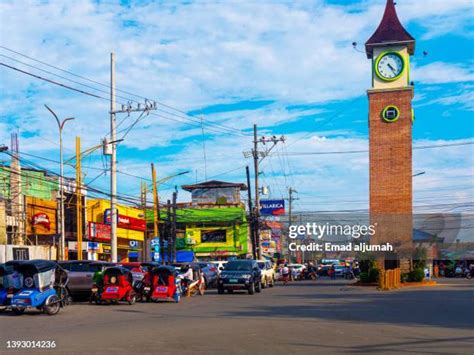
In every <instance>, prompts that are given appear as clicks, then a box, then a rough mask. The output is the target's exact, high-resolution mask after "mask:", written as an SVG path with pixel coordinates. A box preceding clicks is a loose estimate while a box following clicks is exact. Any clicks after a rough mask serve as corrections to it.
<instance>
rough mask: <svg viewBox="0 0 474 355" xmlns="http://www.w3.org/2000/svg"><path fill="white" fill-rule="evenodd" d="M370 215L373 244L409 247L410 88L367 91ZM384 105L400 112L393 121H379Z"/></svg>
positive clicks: (410, 179) (410, 223)
mask: <svg viewBox="0 0 474 355" xmlns="http://www.w3.org/2000/svg"><path fill="white" fill-rule="evenodd" d="M368 96H369V137H370V143H369V157H370V165H369V166H370V214H371V222H372V223H374V222H377V223H378V226H377V228H376V238H374V239H375V240H376V242H377V243H385V242H390V243H392V244H395V245H396V246H397V248H396V249H397V250H400V249H408V248H410V246H411V239H412V238H411V235H412V208H413V206H412V120H411V119H412V114H411V112H412V111H411V109H412V107H411V101H412V98H413V90H412V89H411V88H404V89H390V90H369V91H368ZM388 105H395V106H397V107H398V108H399V109H400V117H399V119H398V120H397V121H396V122H392V123H388V122H386V121H384V120H383V119H382V115H381V114H382V111H383V109H384V108H385V107H386V106H388Z"/></svg>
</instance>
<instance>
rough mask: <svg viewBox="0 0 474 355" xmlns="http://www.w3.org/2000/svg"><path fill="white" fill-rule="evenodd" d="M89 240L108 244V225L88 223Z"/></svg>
mask: <svg viewBox="0 0 474 355" xmlns="http://www.w3.org/2000/svg"><path fill="white" fill-rule="evenodd" d="M88 227H89V238H90V239H93V240H97V241H103V242H110V225H108V224H104V223H95V222H89V223H88Z"/></svg>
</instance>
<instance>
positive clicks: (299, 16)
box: [0, 0, 474, 211]
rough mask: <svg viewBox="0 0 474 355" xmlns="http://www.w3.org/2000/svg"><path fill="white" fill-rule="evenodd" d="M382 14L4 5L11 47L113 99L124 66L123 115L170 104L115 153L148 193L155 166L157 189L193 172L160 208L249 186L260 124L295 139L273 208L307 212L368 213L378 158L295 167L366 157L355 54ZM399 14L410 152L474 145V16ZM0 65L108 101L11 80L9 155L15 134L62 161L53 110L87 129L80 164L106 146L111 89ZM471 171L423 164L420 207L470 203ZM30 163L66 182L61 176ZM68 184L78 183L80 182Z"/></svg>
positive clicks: (96, 168)
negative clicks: (407, 58)
mask: <svg viewBox="0 0 474 355" xmlns="http://www.w3.org/2000/svg"><path fill="white" fill-rule="evenodd" d="M384 3H385V1H384V0H372V1H368V0H361V1H339V0H326V1H323V0H315V1H300V2H291V1H263V2H262V1H250V0H248V1H247V0H242V1H237V0H236V1H222V2H219V1H186V2H175V1H160V2H154V1H146V2H145V1H143V2H140V1H120V2H115V1H74V2H71V1H28V2H26V1H2V3H1V4H0V16H1V18H0V19H1V23H2V26H1V27H0V31H1V32H0V42H1V45H2V46H4V47H7V48H9V49H12V50H15V51H18V52H20V53H23V54H26V55H28V56H31V57H33V58H35V59H39V60H41V61H43V62H45V63H48V64H52V65H54V66H57V67H60V68H62V69H66V70H68V71H70V72H72V73H75V74H78V75H81V76H84V77H87V78H90V79H93V80H94V81H96V82H99V83H103V84H108V81H109V67H108V65H109V53H110V52H111V51H114V52H115V53H116V56H117V86H118V88H119V89H121V90H125V91H127V92H128V93H123V92H118V95H120V96H123V98H117V101H120V102H125V101H126V100H127V99H128V98H133V99H137V100H138V98H137V97H135V96H131V95H130V94H129V93H132V94H136V95H140V96H143V97H148V98H150V99H154V100H156V101H159V103H160V104H159V105H158V107H159V110H158V111H156V112H155V114H154V115H150V116H148V117H146V118H145V119H143V120H142V121H140V123H138V124H137V125H136V126H135V127H134V129H133V130H132V131H130V133H129V134H128V135H127V137H126V139H125V140H124V142H123V143H122V144H121V145H120V147H119V156H118V160H119V170H120V171H122V172H124V173H128V174H133V175H138V176H142V177H146V178H149V176H150V167H149V164H150V162H154V163H155V164H156V166H157V169H158V175H159V177H163V176H168V175H171V174H175V173H177V172H179V171H183V170H190V171H191V173H190V174H188V175H185V176H181V177H179V178H176V179H174V180H172V181H170V183H169V184H168V185H165V186H163V190H162V191H163V197H162V198H163V199H166V198H169V193H170V190H171V189H172V186H173V185H174V184H177V185H181V184H184V183H192V182H194V181H196V178H197V180H199V181H201V180H204V179H205V176H206V172H207V177H208V178H212V177H214V176H217V177H216V179H222V180H229V181H238V182H245V169H244V166H245V165H246V164H249V165H251V161H249V160H248V159H245V158H244V156H243V154H242V152H243V151H247V150H249V149H250V147H251V144H252V143H251V142H252V136H251V129H252V125H253V124H254V123H256V124H258V126H259V130H260V133H261V134H262V135H272V134H275V135H282V134H284V135H285V136H286V138H287V141H286V143H285V144H281V145H279V146H277V147H276V148H275V149H274V150H273V152H274V153H275V155H273V156H272V157H269V158H267V159H266V160H265V161H264V162H263V163H262V170H263V174H262V183H263V184H265V185H268V186H269V187H270V191H271V194H270V196H268V197H271V198H279V197H282V196H283V195H285V194H286V188H287V187H289V186H292V187H295V188H296V189H297V190H298V192H299V198H300V200H298V202H297V205H296V208H297V209H300V210H339V209H348V208H349V209H352V208H354V209H363V208H367V190H368V157H367V154H351V155H342V154H341V155H313V156H299V155H286V153H287V152H289V153H295V152H325V151H326V152H327V151H346V150H365V149H367V137H368V126H367V115H368V112H367V109H368V102H367V96H366V92H365V90H367V89H368V88H369V85H370V70H371V69H370V61H368V60H367V59H366V57H365V54H363V53H360V52H358V51H356V50H354V49H353V48H352V45H351V43H352V42H353V41H356V42H358V43H359V46H358V47H359V49H363V43H364V42H365V41H366V40H367V38H368V37H369V36H370V35H371V33H372V32H373V31H374V30H375V28H376V27H377V25H378V23H379V21H380V19H381V16H382V13H383V8H384ZM397 3H398V5H397V10H398V13H399V17H400V19H401V21H402V23H403V24H404V25H405V27H406V28H407V30H408V31H409V32H410V33H411V34H412V35H413V36H414V37H415V38H416V40H417V44H416V49H417V50H416V54H415V56H413V57H412V78H413V80H414V82H415V93H416V95H415V100H414V108H415V112H416V122H415V124H414V126H413V139H414V145H415V146H417V145H418V146H425V145H434V144H447V143H449V144H452V143H455V144H457V143H463V142H465V141H468V140H472V138H473V137H474V123H473V110H474V106H473V102H474V101H473V99H474V97H473V96H474V94H473V90H472V88H473V85H474V73H473V70H472V67H473V65H472V64H473V45H472V39H473V27H474V26H473V20H472V19H473V13H472V12H473V9H472V2H471V1H470V0H451V1H444V0H431V1H417V0H399V1H397ZM428 3H429V4H428ZM424 51H426V52H427V53H428V55H426V56H425V55H423V52H424ZM0 54H1V55H2V57H0V59H1V62H3V63H6V64H8V65H12V66H15V67H17V68H20V69H22V70H27V71H29V72H31V73H35V74H39V75H42V76H44V77H47V78H51V79H54V80H57V81H59V82H63V83H66V84H68V85H71V86H74V87H77V88H81V89H83V90H86V91H89V92H93V93H95V94H97V95H99V96H103V97H104V98H105V99H97V98H92V97H88V96H84V95H81V94H79V93H75V92H71V91H68V90H66V89H63V88H60V87H57V86H54V85H51V84H48V83H45V82H43V81H39V80H37V79H35V78H32V77H28V76H26V75H24V74H20V73H17V72H14V71H12V70H11V69H6V68H0V76H1V82H0V91H1V93H2V96H1V101H2V105H1V106H0V115H1V117H2V119H1V121H0V131H1V133H0V142H4V143H9V135H10V133H11V132H13V131H17V130H18V132H19V135H20V147H21V150H22V151H23V152H24V153H29V154H34V155H38V156H42V157H48V158H49V159H52V160H55V159H58V146H57V128H56V127H55V122H54V121H53V120H52V117H50V116H49V113H48V112H47V111H46V110H45V109H44V107H43V104H45V103H46V104H48V105H49V106H51V107H52V108H53V109H54V110H55V111H57V112H58V113H59V114H60V116H62V117H68V116H74V117H76V120H75V122H74V123H71V124H70V126H69V124H68V126H67V127H66V129H65V141H66V156H70V155H72V154H73V152H74V136H76V135H80V136H81V138H82V140H83V146H84V147H90V146H92V145H96V144H98V143H99V142H100V140H101V139H102V138H103V137H104V136H105V135H106V134H107V133H108V131H109V119H108V115H107V111H108V102H107V100H106V98H107V97H108V95H107V92H101V91H99V90H102V91H107V90H108V89H107V87H106V86H100V85H98V84H97V83H92V82H88V81H85V80H84V79H83V78H78V77H76V76H72V75H71V74H68V73H65V72H61V71H58V70H57V69H54V68H51V67H48V66H45V65H43V64H41V63H38V62H35V61H32V60H31V59H28V58H25V57H22V56H21V55H18V54H15V53H12V52H11V51H8V50H6V49H5V48H0ZM19 61H21V62H23V63H20V62H19ZM28 65H33V66H35V67H37V68H33V67H31V66H28ZM38 68H39V69H43V70H47V71H49V72H50V73H45V72H41V71H39V69H38ZM51 73H53V74H59V75H61V76H63V78H59V77H57V76H54V75H53V74H51ZM70 80H74V81H76V82H77V83H73V82H71V81H70ZM78 83H82V84H86V85H89V86H90V87H85V86H81V85H80V84H78ZM91 87H92V88H91ZM94 88H95V89H99V90H95V89H94ZM161 103H163V104H166V106H163V105H161ZM136 117H137V115H131V117H129V118H127V117H125V116H120V117H118V121H119V122H120V121H121V120H122V119H124V121H123V123H122V126H121V128H123V127H127V126H129V125H130V124H132V123H133V121H134V120H135V119H136ZM201 118H202V120H203V122H204V125H203V128H204V132H203V130H202V129H201V127H200V125H199V121H200V119H201ZM191 120H192V121H194V122H191ZM222 125H224V126H225V128H223V126H222ZM229 127H230V128H229ZM122 134H123V133H122ZM119 136H120V135H119ZM203 142H204V145H205V151H206V162H207V164H206V165H207V166H206V167H205V163H204V154H203ZM473 156H474V151H473V146H472V145H465V146H452V147H446V148H438V149H426V150H415V151H414V162H413V164H414V171H415V172H421V171H425V172H426V173H425V175H422V176H420V177H417V178H415V180H414V189H415V196H414V199H415V206H420V209H422V210H423V211H427V210H435V209H439V208H441V209H442V208H443V207H439V206H438V205H441V204H447V203H466V202H470V201H472V199H473V197H474V196H473V193H474V190H473V189H474V185H473V182H472V181H473V179H472V177H473V162H474V157H473ZM30 159H31V160H35V162H36V163H38V164H40V165H42V166H45V167H47V168H49V169H52V170H55V171H57V170H58V166H57V164H55V163H53V162H49V161H41V160H39V159H33V158H31V157H30ZM103 164H104V163H103V158H102V157H101V156H100V154H99V152H97V153H95V154H93V155H92V156H90V157H89V158H87V159H86V161H84V162H83V165H84V166H85V167H86V168H85V173H86V181H91V180H92V179H94V178H95V177H96V176H97V175H98V174H99V173H100V172H101V171H100V169H101V168H103V166H104V165H103ZM66 172H67V173H68V174H71V175H72V174H73V170H72V169H66ZM108 179H109V178H108V176H102V177H99V178H98V179H97V180H95V181H94V182H93V184H92V185H93V186H96V187H98V188H103V189H106V188H107V187H108ZM119 188H120V192H121V193H123V194H134V195H137V196H138V192H139V189H140V180H139V179H137V178H134V177H132V176H129V175H125V174H119ZM179 199H180V200H181V201H186V200H189V195H188V194H187V193H186V192H184V191H180V195H179ZM423 206H424V207H423Z"/></svg>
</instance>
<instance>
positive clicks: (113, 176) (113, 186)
mask: <svg viewBox="0 0 474 355" xmlns="http://www.w3.org/2000/svg"><path fill="white" fill-rule="evenodd" d="M150 110H156V102H154V101H153V102H151V101H148V100H147V99H145V104H144V105H142V104H140V103H139V104H138V105H137V108H133V107H132V104H131V103H128V105H123V104H122V108H121V109H120V110H116V109H115V53H110V142H108V144H110V145H111V146H112V149H111V163H110V210H111V211H110V217H111V223H110V225H111V228H110V240H111V248H112V261H113V262H117V208H116V204H117V145H116V143H117V142H120V141H122V140H123V138H122V139H119V140H117V137H116V135H117V132H116V114H117V113H127V114H128V115H130V113H131V112H144V113H148V112H149V111H150ZM127 132H128V131H127Z"/></svg>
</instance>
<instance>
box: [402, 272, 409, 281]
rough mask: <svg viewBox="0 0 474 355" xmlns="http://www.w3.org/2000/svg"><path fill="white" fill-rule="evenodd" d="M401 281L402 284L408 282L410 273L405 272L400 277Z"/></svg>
mask: <svg viewBox="0 0 474 355" xmlns="http://www.w3.org/2000/svg"><path fill="white" fill-rule="evenodd" d="M401 279H402V282H410V279H411V278H410V273H409V272H405V273H403V274H402V276H401Z"/></svg>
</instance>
